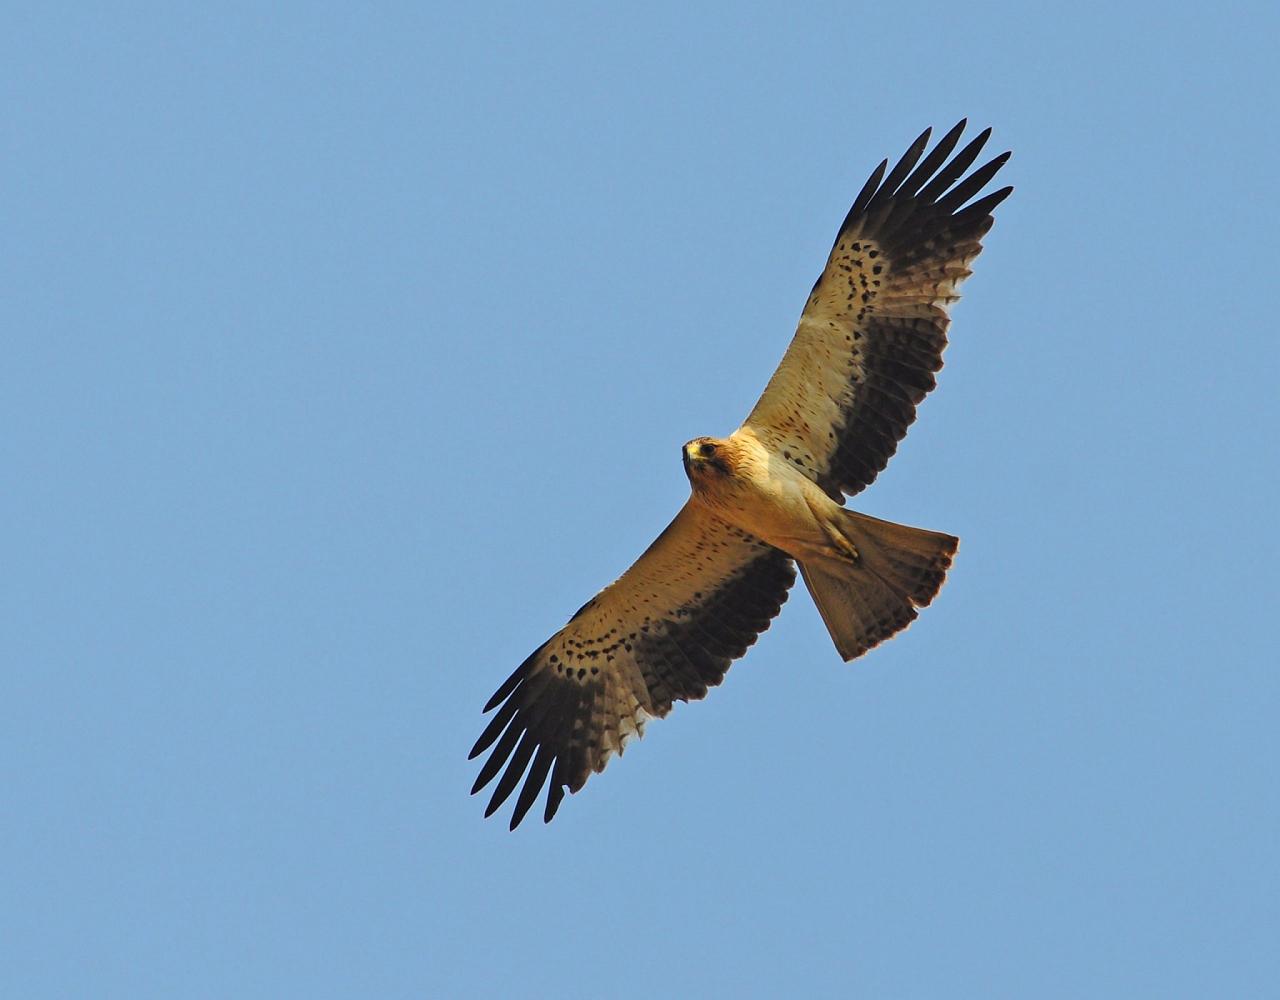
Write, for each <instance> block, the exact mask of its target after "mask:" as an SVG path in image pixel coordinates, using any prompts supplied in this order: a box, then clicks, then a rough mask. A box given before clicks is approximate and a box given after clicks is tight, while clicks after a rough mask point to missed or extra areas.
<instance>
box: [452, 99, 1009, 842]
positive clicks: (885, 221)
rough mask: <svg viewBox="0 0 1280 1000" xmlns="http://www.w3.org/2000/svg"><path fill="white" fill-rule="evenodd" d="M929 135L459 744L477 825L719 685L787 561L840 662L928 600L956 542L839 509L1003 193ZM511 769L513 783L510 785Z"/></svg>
mask: <svg viewBox="0 0 1280 1000" xmlns="http://www.w3.org/2000/svg"><path fill="white" fill-rule="evenodd" d="M964 128H965V122H963V121H961V122H960V123H959V124H958V125H956V127H955V128H953V129H952V130H951V131H950V132H948V133H947V134H946V135H945V136H943V137H942V139H941V140H939V142H938V143H937V145H935V146H934V147H933V149H931V150H929V152H928V153H927V154H926V153H925V150H926V148H927V147H928V144H929V134H930V130H929V129H926V130H925V131H924V133H923V134H922V135H921V136H920V137H919V138H918V139H916V141H915V142H913V143H912V144H911V148H910V149H908V150H907V152H906V153H905V155H903V157H902V159H901V160H899V161H898V163H897V165H896V166H895V167H894V168H893V169H892V170H888V171H887V173H886V169H887V168H888V165H889V161H888V160H885V161H884V162H882V163H881V164H880V166H879V167H877V168H876V169H875V171H874V172H873V173H872V174H871V177H870V178H869V179H868V181H867V183H866V184H865V185H864V186H863V188H862V190H861V191H860V192H859V193H858V196H857V198H856V199H855V200H854V203H853V207H852V208H850V209H849V214H848V215H847V216H845V219H844V222H843V223H842V224H841V226H840V231H839V232H838V233H837V234H836V239H835V245H834V246H833V247H832V249H831V254H830V256H829V257H828V258H827V266H826V267H825V268H824V269H823V272H822V275H821V276H820V277H819V278H818V281H817V284H815V285H814V286H813V291H812V292H811V293H810V295H809V299H808V301H807V302H806V303H805V307H804V312H803V313H802V314H801V316H800V324H799V327H798V328H797V330H796V334H795V337H794V338H793V339H792V341H791V345H790V346H789V347H788V348H787V352H786V354H785V355H783V358H782V362H781V364H779V365H778V369H777V371H775V372H774V374H773V378H771V379H770V380H769V384H768V386H766V387H765V390H764V395H762V396H761V397H760V400H759V401H758V402H757V403H756V405H755V408H754V409H753V410H752V411H751V412H750V413H749V414H748V415H747V419H746V420H745V421H744V422H743V424H742V426H741V427H739V428H738V429H737V430H736V431H734V432H733V433H732V434H730V435H729V436H728V437H727V438H711V437H699V438H694V439H693V440H692V441H690V442H689V443H688V444H686V445H685V446H684V452H683V458H684V470H685V473H686V474H687V475H688V477H689V483H690V485H691V487H692V490H691V495H690V497H689V499H688V501H687V502H686V503H685V505H684V507H683V508H682V509H681V511H680V513H679V514H677V515H676V517H675V520H674V521H672V522H671V524H670V525H668V526H667V528H666V530H665V531H663V532H662V534H661V535H659V536H658V538H657V539H656V540H655V541H654V543H653V544H652V545H650V546H649V548H648V549H647V550H646V551H645V552H644V554H643V555H642V556H640V558H639V559H637V560H636V562H635V564H634V565H632V567H631V568H630V569H628V570H627V571H626V572H625V573H623V574H622V576H621V578H619V579H618V580H617V581H615V582H614V583H612V584H610V585H609V586H608V587H606V588H605V589H604V590H602V591H600V593H598V594H597V595H596V596H595V597H593V598H592V599H591V600H589V601H588V602H587V603H586V604H585V605H584V606H583V607H582V609H581V610H580V611H578V613H577V614H575V615H574V616H573V618H571V619H570V620H569V623H568V624H567V625H565V627H564V628H562V629H561V630H560V631H559V632H557V633H556V634H555V635H553V636H552V637H551V638H550V639H548V640H547V641H546V642H544V643H543V644H542V645H541V646H539V647H538V648H537V649H536V650H534V652H533V654H532V655H531V656H530V657H529V658H528V659H527V660H525V661H524V662H523V663H522V664H520V666H519V667H518V668H517V669H516V671H515V673H513V674H512V675H511V676H510V677H508V678H507V680H506V681H505V682H504V683H503V685H502V686H501V687H500V688H498V690H497V692H496V693H495V694H494V696H493V697H492V698H490V699H489V703H488V704H487V705H485V707H484V710H485V711H486V712H489V711H492V710H493V709H497V713H496V714H495V715H494V716H493V718H492V719H491V720H490V721H489V724H488V726H486V728H485V730H484V732H483V733H482V734H481V736H480V738H479V740H477V741H476V744H475V747H474V748H473V749H472V751H471V756H472V757H473V758H474V757H476V756H477V755H479V754H481V753H483V752H484V751H485V750H488V749H489V748H490V747H492V750H491V752H490V754H489V757H488V759H487V760H486V761H485V763H484V766H483V767H482V768H481V770H480V775H479V777H478V778H477V779H476V783H475V787H474V788H472V790H471V791H472V794H475V793H476V792H478V791H479V790H480V789H481V788H483V787H485V785H487V784H488V783H489V782H490V781H492V780H493V779H494V778H495V777H498V775H499V773H501V777H500V778H498V784H497V786H496V788H495V789H494V792H493V797H492V798H491V799H490V800H489V806H488V808H487V809H486V810H485V815H486V816H489V815H491V814H492V813H493V812H494V811H495V810H496V809H497V808H498V807H499V806H500V805H502V803H503V802H504V801H506V799H507V798H508V797H509V796H510V795H511V793H512V792H513V791H514V790H515V788H516V785H518V784H519V783H520V779H521V777H522V776H523V777H524V785H523V787H522V788H521V789H520V795H519V796H518V797H517V799H516V805H515V809H514V811H513V814H512V817H511V828H512V829H515V827H516V825H517V824H518V823H519V822H520V821H521V820H522V819H523V818H524V816H525V813H527V812H528V811H529V808H530V807H531V806H532V805H533V803H534V800H535V799H536V798H537V797H538V793H539V792H540V791H541V789H542V787H543V786H544V785H546V784H547V783H548V779H550V787H549V789H548V792H547V800H546V809H545V811H544V813H543V819H544V820H546V821H550V819H551V817H552V816H554V815H555V813H556V809H557V808H558V807H559V805H560V801H561V799H563V798H564V792H565V789H566V788H567V789H568V790H569V791H571V792H576V791H578V790H579V789H580V788H582V786H583V785H584V784H586V781H587V778H588V777H590V775H591V773H592V772H593V771H602V770H604V767H605V764H606V763H607V762H608V760H609V758H610V756H612V754H613V753H615V752H617V753H621V752H622V749H623V746H624V745H625V743H626V742H627V740H628V738H630V737H632V736H639V735H642V733H643V731H644V725H645V723H646V722H647V721H648V720H649V719H652V718H655V717H657V718H661V717H662V716H665V715H666V714H667V713H668V712H669V711H671V706H672V705H673V704H674V703H675V702H677V701H688V700H690V699H697V698H702V697H703V696H704V695H706V693H707V689H708V688H711V687H714V686H715V685H717V684H719V683H720V682H721V681H722V680H724V675H725V671H726V670H728V669H729V664H730V663H732V662H733V661H734V660H735V659H737V658H738V657H739V656H741V655H742V654H743V653H745V652H746V651H747V647H748V646H750V645H751V644H752V643H753V642H755V640H756V637H757V636H758V635H759V634H760V633H761V632H763V631H764V630H765V629H767V628H768V627H769V622H770V621H771V620H772V618H773V616H774V615H776V614H777V613H778V611H779V609H780V608H781V607H782V603H783V601H785V600H786V599H787V590H788V588H789V587H790V586H791V584H792V583H793V582H794V581H795V568H796V566H797V565H798V566H799V568H800V575H801V576H802V577H803V578H804V582H805V585H806V586H807V587H808V589H809V593H810V595H812V597H813V600H814V603H815V604H816V605H817V606H818V610H819V612H821V614H822V620H823V621H824V622H825V623H826V626H827V629H828V631H829V632H830V633H831V638H832V639H833V640H834V641H835V646H836V649H837V651H838V652H839V653H840V655H841V656H842V657H843V658H844V659H845V660H852V659H853V658H854V657H855V656H861V655H862V654H863V653H865V652H866V651H867V650H869V649H871V648H872V647H873V646H875V645H877V644H879V643H881V642H883V641H884V640H885V639H888V638H889V637H890V636H892V635H894V634H895V633H897V632H900V631H901V630H902V629H904V628H906V627H907V626H908V625H909V624H910V623H911V621H912V620H913V619H914V618H915V617H916V609H917V608H922V607H924V606H925V605H927V604H928V603H929V602H930V601H932V600H933V598H934V596H935V595H936V594H937V592H938V588H939V587H941V586H942V580H943V577H944V576H945V574H946V572H947V568H948V567H949V566H950V565H951V558H952V556H953V555H954V554H955V551H956V546H957V544H958V541H959V540H958V539H956V538H955V537H953V536H951V535H945V534H941V533H939V532H936V531H925V530H922V529H920V528H908V527H906V526H904V525H901V524H894V523H892V522H890V521H881V520H878V519H876V518H874V517H868V516H866V515H865V514H859V513H856V512H855V511H852V510H849V509H847V508H846V507H844V505H843V504H844V498H845V496H846V495H848V496H853V495H854V494H856V493H858V492H859V491H861V490H862V489H864V488H865V487H867V486H869V485H870V484H871V482H872V481H873V480H874V479H875V478H876V475H877V474H878V473H879V472H880V470H881V469H883V468H884V467H885V465H886V464H888V461H889V458H890V456H892V455H893V453H894V451H895V450H896V449H897V447H898V442H899V441H901V440H902V438H903V436H904V435H905V434H906V432H907V427H908V426H909V425H910V424H911V422H912V421H913V420H914V419H915V416H916V407H917V406H918V405H919V404H920V401H921V400H922V399H924V397H925V394H926V393H928V392H929V390H930V389H932V388H933V386H934V373H935V372H937V371H938V370H939V369H940V368H941V367H942V351H943V348H945V347H946V344H947V336H946V335H947V327H948V325H949V322H950V319H949V316H948V309H949V308H950V307H951V305H952V304H953V303H955V302H956V301H957V299H958V298H959V295H958V292H957V288H958V286H959V284H960V282H961V281H963V280H964V279H965V278H967V277H968V276H969V274H970V270H969V269H970V265H971V264H972V263H973V260H974V258H976V257H977V256H978V253H979V252H980V251H981V249H982V244H981V240H982V237H983V236H984V235H985V234H986V233H987V231H988V230H989V229H990V228H991V225H992V222H993V219H992V215H991V212H992V210H993V209H994V208H995V207H996V206H997V205H999V204H1000V202H1002V201H1004V199H1005V198H1007V197H1008V196H1009V193H1010V192H1011V191H1012V190H1013V189H1012V188H1010V187H1004V188H1001V189H1000V190H998V191H994V192H992V193H990V194H987V195H985V196H984V197H981V198H977V199H976V200H974V198H975V196H976V195H977V194H978V193H979V192H980V191H981V190H982V189H983V187H985V186H986V184H987V183H988V182H989V181H990V180H991V179H992V177H994V176H995V174H996V171H998V170H999V169H1000V168H1001V167H1002V166H1003V165H1004V163H1005V161H1006V160H1007V159H1008V158H1009V154H1008V153H1007V152H1006V153H1002V154H1001V155H1000V156H997V157H996V158H995V159H993V160H991V161H990V162H989V163H987V164H986V165H985V166H982V167H979V168H978V169H977V170H974V171H973V172H972V173H968V174H966V171H968V170H969V168H970V166H972V164H973V162H974V161H975V160H976V159H977V157H978V154H979V152H980V151H981V150H982V147H983V145H984V144H985V143H986V141H987V137H988V136H989V135H990V134H991V130H990V129H987V130H986V131H984V132H982V133H981V134H980V135H978V136H977V137H976V138H975V139H973V140H972V141H971V142H969V143H968V144H967V145H966V146H965V147H964V148H963V149H961V150H960V152H958V153H956V154H955V156H952V155H951V154H952V151H953V150H954V149H955V148H956V146H957V144H958V143H959V141H960V136H961V134H962V133H963V131H964ZM526 772H527V774H526Z"/></svg>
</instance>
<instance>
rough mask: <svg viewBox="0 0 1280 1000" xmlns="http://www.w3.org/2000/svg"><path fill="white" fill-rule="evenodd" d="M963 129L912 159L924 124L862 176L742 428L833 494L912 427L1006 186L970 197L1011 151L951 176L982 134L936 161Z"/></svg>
mask: <svg viewBox="0 0 1280 1000" xmlns="http://www.w3.org/2000/svg"><path fill="white" fill-rule="evenodd" d="M964 127H965V123H964V122H963V121H961V122H960V124H958V125H957V126H956V127H955V128H953V129H952V130H951V131H950V132H948V133H947V134H946V135H945V136H944V137H943V138H942V139H941V140H940V141H939V142H938V144H937V145H936V146H935V147H934V148H933V149H932V150H931V151H930V152H929V154H928V155H927V156H924V158H923V159H921V155H922V154H923V153H924V151H925V147H926V146H927V145H928V142H929V133H930V130H929V129H925V131H924V133H923V134H922V135H921V136H920V137H919V138H918V139H917V140H916V141H915V142H914V143H913V144H912V146H911V148H910V149H908V150H907V152H906V154H905V155H904V156H903V157H902V159H901V160H900V161H899V162H898V164H897V166H895V167H894V168H893V169H892V170H891V171H889V174H888V176H887V177H886V176H885V168H886V167H887V166H888V162H889V161H888V160H885V161H884V162H883V163H881V164H880V166H879V167H878V168H877V169H876V171H875V172H874V173H873V174H872V175H871V177H870V179H869V180H868V181H867V183H866V185H865V186H864V187H863V189H862V191H861V193H860V194H859V195H858V197H857V199H856V200H855V201H854V204H853V207H852V208H851V209H849V214H848V215H847V216H846V217H845V220H844V224H843V225H842V226H841V227H840V232H839V233H838V234H837V236H836V241H835V245H834V246H833V247H832V250H831V256H830V257H829V258H828V259H827V266H826V268H825V270H824V271H823V272H822V276H821V277H820V278H818V282H817V284H815V285H814V286H813V292H812V293H811V294H810V295H809V300H808V302H807V303H806V304H805V307H804V312H803V313H802V314H801V317H800V324H799V327H798V329H797V330H796V335H795V337H794V339H793V340H792V341H791V345H790V347H788V348H787V353H786V354H785V355H784V356H783V358H782V362H781V364H779V365H778V369H777V371H776V372H774V375H773V378H772V379H770V380H769V384H768V386H767V387H766V388H765V391H764V395H762V396H761V397H760V400H759V402H757V403H756V405H755V408H754V409H753V410H752V411H751V414H750V415H749V416H748V417H747V419H746V421H745V422H744V424H743V426H744V428H745V429H747V430H750V431H751V432H753V433H754V434H755V435H756V437H758V438H759V439H760V440H761V441H763V442H764V443H765V444H766V445H767V446H768V447H769V448H771V449H772V450H773V451H774V453H775V454H781V455H782V456H783V457H784V458H785V459H786V460H788V461H790V462H792V463H794V464H795V465H796V466H797V467H798V468H799V469H801V470H803V471H804V472H805V473H806V474H807V475H809V477H810V478H812V479H813V480H814V481H815V482H816V483H818V485H819V486H821V487H822V488H823V489H824V490H825V491H826V492H827V493H828V494H829V495H830V496H831V497H832V498H833V499H834V500H837V501H840V502H843V499H844V496H843V494H849V495H851V496H852V495H853V494H855V493H857V492H858V491H860V490H862V489H863V488H864V487H866V486H867V485H869V484H870V483H871V482H872V480H874V479H875V477H876V475H877V473H879V472H880V470H881V469H883V468H884V467H885V465H887V464H888V462H889V459H890V457H891V456H892V455H893V453H894V451H895V450H897V447H898V442H899V441H901V440H902V438H903V436H904V435H905V434H906V433H907V427H908V426H909V425H910V424H911V422H912V421H913V420H915V417H916V406H917V405H919V403H920V401H921V400H922V399H924V397H925V394H926V393H928V392H929V390H930V389H932V388H933V386H934V373H935V372H937V371H938V370H939V369H940V368H941V367H942V351H943V349H944V348H945V347H946V345H947V327H948V325H949V324H950V317H949V316H948V309H949V308H950V306H951V305H952V304H953V303H954V302H956V301H957V300H958V299H959V295H958V293H957V286H958V285H959V284H960V282H961V281H963V280H964V279H965V278H967V277H968V276H969V274H970V270H969V267H970V265H971V264H972V263H973V260H974V258H975V257H977V256H978V253H979V252H980V251H981V249H982V244H981V239H982V237H983V236H984V235H985V234H986V232H987V230H989V229H990V228H991V225H992V222H993V221H994V220H993V219H992V216H991V212H992V210H993V209H994V208H995V207H996V206H997V205H998V204H1000V202H1002V201H1003V200H1004V199H1005V198H1007V197H1008V196H1009V193H1010V192H1011V191H1012V190H1013V188H1011V187H1006V188H1001V189H1000V190H999V191H996V192H994V193H992V194H989V195H986V196H985V197H983V198H979V199H978V200H977V201H971V200H970V199H972V198H973V196H974V195H976V194H977V193H978V192H979V191H981V190H982V188H983V187H984V186H985V185H986V184H987V182H988V181H990V180H991V178H992V177H993V176H995V173H996V171H997V170H999V169H1000V167H1002V166H1003V165H1004V163H1005V161H1006V160H1007V159H1008V158H1009V154H1008V153H1003V154H1001V155H1000V156H997V157H996V158H995V159H994V160H992V161H991V162H989V163H987V164H986V165H985V166H983V167H980V168H978V169H977V170H975V171H973V172H972V173H971V174H969V175H968V176H967V177H963V179H961V178H962V176H963V175H964V173H965V171H966V170H968V169H969V167H970V165H971V164H972V163H973V161H974V160H975V159H976V158H977V156H978V153H979V152H980V151H981V149H982V147H983V145H984V144H985V143H986V141H987V137H988V136H989V135H990V134H991V130H990V129H987V130H986V131H984V132H983V133H982V134H981V135H979V136H978V137H977V138H976V139H974V140H973V141H972V142H970V143H969V144H968V145H967V146H965V147H964V149H962V150H961V151H960V152H959V153H957V154H956V155H955V156H954V157H953V158H952V159H951V160H950V162H947V157H948V156H950V155H951V151H952V150H953V149H955V147H956V144H957V142H958V141H959V139H960V135H961V133H962V132H963V131H964ZM944 164H945V165H944Z"/></svg>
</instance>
